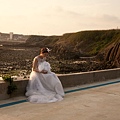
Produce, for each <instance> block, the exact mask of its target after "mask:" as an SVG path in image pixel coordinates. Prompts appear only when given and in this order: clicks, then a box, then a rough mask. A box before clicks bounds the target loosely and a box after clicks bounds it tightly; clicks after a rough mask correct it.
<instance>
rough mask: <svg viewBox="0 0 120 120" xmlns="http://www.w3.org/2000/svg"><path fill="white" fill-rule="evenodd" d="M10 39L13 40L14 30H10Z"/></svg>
mask: <svg viewBox="0 0 120 120" xmlns="http://www.w3.org/2000/svg"><path fill="white" fill-rule="evenodd" d="M10 40H13V32H10Z"/></svg>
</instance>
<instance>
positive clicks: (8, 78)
mask: <svg viewBox="0 0 120 120" xmlns="http://www.w3.org/2000/svg"><path fill="white" fill-rule="evenodd" d="M2 78H3V80H4V81H5V82H8V83H9V85H8V87H7V88H8V90H7V94H8V95H10V96H11V95H12V93H13V92H14V91H15V90H17V86H16V85H15V83H14V82H13V78H12V77H11V76H9V75H7V76H3V77H2Z"/></svg>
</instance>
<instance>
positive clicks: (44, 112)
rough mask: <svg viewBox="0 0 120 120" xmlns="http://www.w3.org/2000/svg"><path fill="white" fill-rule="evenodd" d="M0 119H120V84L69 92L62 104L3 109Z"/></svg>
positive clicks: (0, 112)
mask: <svg viewBox="0 0 120 120" xmlns="http://www.w3.org/2000/svg"><path fill="white" fill-rule="evenodd" d="M23 98H24V97H18V98H14V100H18V99H19V100H20V99H23ZM24 99H25V98H24ZM10 101H12V100H9V102H10ZM3 102H4V103H5V102H7V101H5V100H4V101H1V103H3ZM1 103H0V104H1ZM0 120H120V83H117V84H111V85H107V86H102V87H97V88H92V89H87V90H84V91H77V92H72V93H68V94H66V96H65V98H64V100H63V101H61V102H56V103H49V104H31V103H29V102H24V103H20V104H16V105H12V106H7V107H3V108H0Z"/></svg>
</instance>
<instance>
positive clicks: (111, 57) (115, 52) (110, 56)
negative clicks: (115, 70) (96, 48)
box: [105, 41, 120, 67]
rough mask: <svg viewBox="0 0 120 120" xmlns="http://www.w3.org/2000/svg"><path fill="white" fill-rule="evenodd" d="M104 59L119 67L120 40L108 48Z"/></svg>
mask: <svg viewBox="0 0 120 120" xmlns="http://www.w3.org/2000/svg"><path fill="white" fill-rule="evenodd" d="M105 61H106V62H109V63H111V65H112V66H114V67H120V41H119V42H117V43H116V44H114V45H113V46H111V47H110V48H109V50H108V52H107V54H106V56H105Z"/></svg>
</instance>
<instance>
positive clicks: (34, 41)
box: [26, 30, 120, 59]
mask: <svg viewBox="0 0 120 120" xmlns="http://www.w3.org/2000/svg"><path fill="white" fill-rule="evenodd" d="M119 40H120V30H94V31H81V32H76V33H66V34H64V35H63V36H33V35H32V36H30V37H29V38H28V39H27V41H26V43H27V45H32V46H39V47H43V46H47V47H50V48H51V49H52V51H53V53H54V55H56V56H58V57H59V58H64V59H78V58H80V57H91V56H96V55H99V54H101V53H102V54H103V53H106V52H105V51H106V50H108V49H109V48H110V46H111V45H113V44H114V43H117V42H119Z"/></svg>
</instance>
